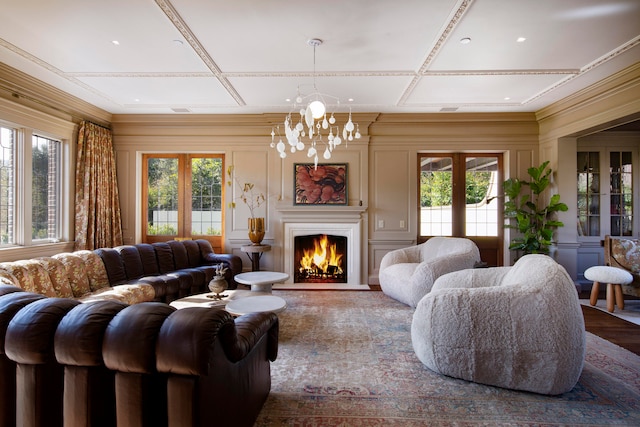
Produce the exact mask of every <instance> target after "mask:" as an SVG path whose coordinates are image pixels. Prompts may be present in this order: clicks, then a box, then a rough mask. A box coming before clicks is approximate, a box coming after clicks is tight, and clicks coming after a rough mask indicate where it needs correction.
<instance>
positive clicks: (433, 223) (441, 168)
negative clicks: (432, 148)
mask: <svg viewBox="0 0 640 427" xmlns="http://www.w3.org/2000/svg"><path fill="white" fill-rule="evenodd" d="M452 170H453V159H452V158H451V157H423V158H421V159H420V230H419V232H420V236H452V235H453V229H452V226H453V214H452V200H453V176H452Z"/></svg>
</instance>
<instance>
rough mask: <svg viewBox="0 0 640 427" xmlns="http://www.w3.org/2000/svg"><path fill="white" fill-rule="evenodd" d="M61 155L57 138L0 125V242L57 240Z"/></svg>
mask: <svg viewBox="0 0 640 427" xmlns="http://www.w3.org/2000/svg"><path fill="white" fill-rule="evenodd" d="M23 141H24V142H23ZM27 141H31V143H30V144H29V143H28V142H27ZM61 154H62V142H61V141H59V140H56V139H51V138H48V137H45V136H42V135H38V134H35V133H34V132H33V131H31V130H29V129H24V128H20V129H17V128H13V127H9V126H0V245H2V246H13V245H24V246H28V245H31V244H41V243H45V242H57V241H59V240H60V238H61V228H62V227H61V209H62V203H61V199H62V195H61V182H62V179H61V173H62V168H61V166H62V158H61V157H62V156H61ZM22 159H24V160H22ZM28 159H30V161H29V160H28Z"/></svg>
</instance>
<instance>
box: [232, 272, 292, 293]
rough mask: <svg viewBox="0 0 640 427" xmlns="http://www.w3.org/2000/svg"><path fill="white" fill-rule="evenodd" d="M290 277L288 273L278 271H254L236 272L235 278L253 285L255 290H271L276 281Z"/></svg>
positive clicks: (237, 280) (252, 288) (280, 281)
mask: <svg viewBox="0 0 640 427" xmlns="http://www.w3.org/2000/svg"><path fill="white" fill-rule="evenodd" d="M288 278H289V275H288V274H287V273H279V272H277V271H252V272H250V273H240V274H236V275H235V276H234V277H233V279H234V280H235V281H236V282H238V283H242V284H243V285H249V286H251V291H253V292H269V293H270V292H271V289H272V288H273V284H274V283H282V282H284V281H285V280H287V279H288Z"/></svg>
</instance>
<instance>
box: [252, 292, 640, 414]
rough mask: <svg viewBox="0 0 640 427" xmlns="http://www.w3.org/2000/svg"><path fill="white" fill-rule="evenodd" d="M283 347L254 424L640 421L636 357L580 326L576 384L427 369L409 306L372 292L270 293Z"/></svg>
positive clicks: (639, 370)
mask: <svg viewBox="0 0 640 427" xmlns="http://www.w3.org/2000/svg"><path fill="white" fill-rule="evenodd" d="M273 294H274V295H278V296H281V297H283V298H284V299H285V300H286V301H287V305H288V307H287V309H286V310H285V311H284V312H282V313H280V314H279V316H280V322H281V323H280V340H279V341H280V347H279V353H278V359H277V360H276V361H275V362H273V363H272V374H271V376H272V387H271V394H270V396H269V398H268V399H267V401H266V403H265V405H264V408H263V409H262V412H261V413H260V416H259V417H258V420H257V421H256V424H255V426H257V427H262V426H299V427H303V426H314V427H320V426H327V427H328V426H341V427H348V426H362V427H372V426H373V427H376V426H380V427H383V426H384V427H394V426H471V425H473V426H477V425H483V426H516V425H517V426H540V425H545V426H551V425H553V426H559V425H589V426H594V425H624V426H640V356H636V355H635V354H633V353H631V352H629V351H627V350H625V349H623V348H621V347H618V346H616V345H614V344H612V343H610V342H608V341H605V340H603V339H601V338H599V337H596V336H595V335H592V334H587V335H588V337H587V357H586V362H585V366H584V370H583V372H582V375H581V377H580V381H579V382H578V384H577V385H576V387H575V388H574V389H573V390H572V391H570V392H568V393H565V394H563V395H560V396H542V395H537V394H533V393H526V392H518V391H513V390H506V389H501V388H496V387H491V386H485V385H482V384H475V383H471V382H467V381H462V380H458V379H454V378H449V377H445V376H442V375H439V374H436V373H434V372H432V371H430V370H428V369H427V368H426V367H425V366H424V365H422V363H421V362H420V361H419V360H418V358H417V357H416V356H415V353H414V352H413V348H412V346H411V336H410V325H411V317H412V314H413V309H411V308H409V307H407V306H405V305H403V304H401V303H399V302H397V301H395V300H392V299H391V298H389V297H387V296H385V295H384V294H383V293H382V292H375V291H274V292H273Z"/></svg>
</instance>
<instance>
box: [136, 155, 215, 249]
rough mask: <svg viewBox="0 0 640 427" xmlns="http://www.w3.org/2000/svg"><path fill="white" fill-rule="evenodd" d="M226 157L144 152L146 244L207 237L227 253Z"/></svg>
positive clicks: (144, 229)
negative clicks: (225, 217)
mask: <svg viewBox="0 0 640 427" xmlns="http://www.w3.org/2000/svg"><path fill="white" fill-rule="evenodd" d="M223 171H224V157H223V155H221V154H173V153H171V154H145V155H143V159H142V177H143V180H144V182H143V185H142V189H143V201H144V202H143V206H144V207H143V221H142V225H143V238H142V241H143V242H147V243H153V242H162V241H167V240H179V239H206V240H209V241H210V242H211V245H212V246H213V248H214V250H215V251H216V252H217V253H222V252H224V248H223V242H224V238H223V230H224V211H223V209H222V206H223V200H224V173H223Z"/></svg>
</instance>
